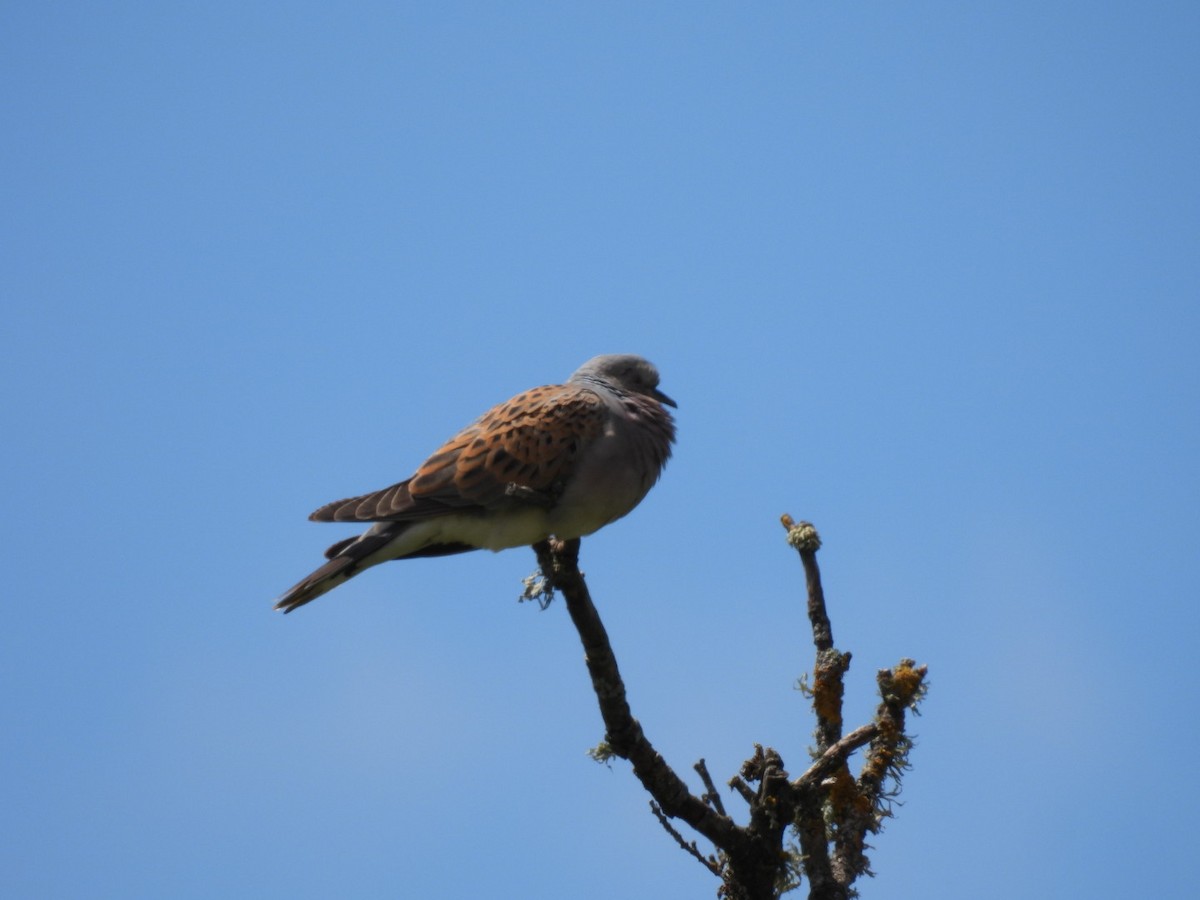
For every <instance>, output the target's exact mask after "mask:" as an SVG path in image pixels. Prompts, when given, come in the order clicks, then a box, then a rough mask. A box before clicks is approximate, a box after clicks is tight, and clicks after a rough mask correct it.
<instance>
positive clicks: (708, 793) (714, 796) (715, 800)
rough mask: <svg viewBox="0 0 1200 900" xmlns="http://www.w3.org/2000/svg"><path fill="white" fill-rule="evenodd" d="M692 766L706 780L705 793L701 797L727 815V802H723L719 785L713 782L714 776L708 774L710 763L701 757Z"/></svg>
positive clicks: (701, 778) (702, 779)
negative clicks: (718, 791) (718, 790)
mask: <svg viewBox="0 0 1200 900" xmlns="http://www.w3.org/2000/svg"><path fill="white" fill-rule="evenodd" d="M692 768H693V769H695V770H696V774H697V775H699V776H700V780H701V781H703V782H704V789H705V794H704V796H703V797H701V798H700V799H701V800H703V801H704V802H705V803H707V804H709V805H710V806H711V807H712V808H713V809H715V810H716V811H717V812H719V813H720V814H721V815H725V804H724V803H722V802H721V795H720V794H718V793H717V786H716V785H715V784H713V780H712V776H711V775H709V774H708V764H707V763H705V761H704V760H703V759H701V760H700V761H699V762H698V763H696V764H695V765H694V766H692Z"/></svg>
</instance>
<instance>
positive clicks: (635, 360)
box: [571, 353, 675, 406]
mask: <svg viewBox="0 0 1200 900" xmlns="http://www.w3.org/2000/svg"><path fill="white" fill-rule="evenodd" d="M571 380H572V381H603V382H605V383H607V384H611V385H612V386H613V387H615V388H619V389H620V390H623V391H627V392H628V393H631V394H644V395H646V396H647V397H653V398H654V399H655V400H657V401H658V402H659V403H665V404H666V405H667V406H675V401H674V400H672V399H671V398H670V397H668V396H667V395H666V394H664V393H663V392H662V391H660V390H659V389H658V369H656V368H654V365H653V363H651V362H650V360H648V359H643V358H642V357H640V356H635V355H633V354H632V353H610V354H608V355H606V356H596V357H593V358H592V359H589V360H588V361H587V362H585V363H584V364H583V365H582V366H580V367H579V368H578V369H576V370H575V374H574V375H572V376H571Z"/></svg>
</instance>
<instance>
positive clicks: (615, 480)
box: [275, 354, 677, 613]
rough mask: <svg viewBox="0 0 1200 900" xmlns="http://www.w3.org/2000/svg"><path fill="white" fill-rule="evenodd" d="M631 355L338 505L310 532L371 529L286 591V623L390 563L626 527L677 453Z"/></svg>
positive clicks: (502, 414)
mask: <svg viewBox="0 0 1200 900" xmlns="http://www.w3.org/2000/svg"><path fill="white" fill-rule="evenodd" d="M658 383H659V375H658V370H657V369H656V368H655V367H654V365H653V364H651V363H650V362H649V361H648V360H646V359H644V358H642V357H640V356H635V355H633V354H608V355H604V356H597V357H594V358H593V359H590V360H588V361H587V362H586V363H584V364H583V365H582V366H580V367H579V368H578V369H577V370H576V371H575V372H574V374H572V375H571V377H570V378H568V379H567V380H566V382H564V383H563V384H554V385H544V386H542V387H535V388H531V389H530V390H528V391H525V392H523V393H520V394H517V395H516V396H515V397H513V398H512V399H510V400H508V401H506V402H504V403H501V404H499V405H497V406H494V407H493V408H492V409H490V410H488V412H486V413H484V414H483V415H482V416H480V417H479V418H478V419H476V420H475V421H474V422H473V423H472V424H470V425H468V426H467V427H466V428H464V429H463V430H462V431H460V432H458V434H456V435H454V437H452V438H450V440H448V441H446V443H445V444H443V445H442V446H441V447H440V448H439V449H438V450H437V451H436V452H435V453H434V454H433V455H432V456H430V457H429V458H428V459H426V460H425V462H423V463H422V464H421V465H420V466H419V467H418V468H417V470H416V472H415V473H414V474H413V476H412V477H411V478H409V479H407V480H405V481H401V482H398V483H396V484H393V485H391V486H390V487H386V488H383V489H382V490H378V491H373V492H371V493H369V494H362V495H360V496H357V497H349V498H347V499H345V500H336V501H334V502H333V503H327V504H325V505H324V506H322V507H320V508H319V509H317V510H316V511H315V512H313V513H312V514H311V515H310V516H309V519H310V520H311V521H314V522H371V523H374V524H372V525H371V527H370V528H368V529H367V530H366V531H365V532H363V533H362V534H360V535H358V536H356V537H350V538H346V539H345V540H342V541H338V542H337V543H336V544H334V545H333V546H332V547H330V548H329V549H328V550H326V551H325V558H326V560H327V562H326V563H325V564H324V565H323V566H321V567H320V568H319V569H317V570H316V571H314V572H312V573H311V574H310V575H308V576H307V577H305V578H304V579H302V580H301V581H299V582H297V583H296V584H295V585H293V586H292V587H291V588H289V589H288V590H287V591H285V592H284V593H283V594H282V595H281V596H280V597H279V598H278V600H277V602H276V603H275V609H277V610H281V611H283V612H284V613H290V612H292V611H293V610H295V609H298V608H299V607H301V606H303V605H304V604H306V603H309V602H310V601H312V600H315V599H316V598H317V597H320V596H321V595H322V594H325V593H326V592H328V591H331V590H333V589H334V588H335V587H338V586H339V585H341V584H344V583H345V582H346V581H348V580H349V579H351V578H353V577H354V576H355V575H358V574H359V573H360V572H362V571H363V570H365V569H368V568H370V567H371V566H375V565H378V564H379V563H382V562H387V561H389V560H394V559H414V558H417V557H431V556H448V555H451V554H455V553H466V552H468V551H471V550H481V549H487V550H493V551H499V550H505V549H508V548H512V547H521V546H529V545H533V544H536V543H538V542H540V541H543V540H546V539H548V538H550V537H554V538H556V539H559V540H570V539H574V538H580V537H585V536H586V535H589V534H592V533H594V532H596V531H598V530H599V529H601V528H603V527H604V526H605V525H608V524H609V523H610V522H614V521H616V520H617V519H620V518H621V517H622V516H625V515H626V514H628V513H629V512H631V511H632V510H633V508H634V507H636V506H637V505H638V504H639V503H640V502H641V501H642V499H643V498H644V497H645V496H646V494H647V493H648V492H649V490H650V488H651V487H653V486H654V484H655V483H656V482H657V481H658V479H659V477H660V476H661V475H662V471H663V467H664V466H665V465H666V463H667V460H668V458H669V457H670V455H671V446H672V444H673V443H674V441H675V420H674V418H673V417H672V415H671V413H670V412H668V411H667V409H666V407H668V406H669V407H671V408H677V405H676V403H675V401H674V400H672V399H671V398H670V397H668V396H667V395H666V394H664V393H663V392H662V391H660V390H659V389H658Z"/></svg>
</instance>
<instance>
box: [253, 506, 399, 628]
mask: <svg viewBox="0 0 1200 900" xmlns="http://www.w3.org/2000/svg"><path fill="white" fill-rule="evenodd" d="M402 530H403V526H402V525H400V524H399V523H392V522H389V523H386V524H384V523H380V524H378V525H376V526H375V527H374V528H371V529H369V530H368V531H367V532H366V533H365V534H361V535H359V536H357V537H352V538H346V539H345V540H344V541H338V542H337V543H336V544H334V545H333V546H332V547H330V548H329V549H328V550H326V551H325V557H326V559H328V560H329V562H327V563H325V565H323V566H321V568H319V569H317V570H316V571H315V572H312V573H311V574H309V575H308V576H307V577H305V578H304V579H302V580H301V581H299V582H297V583H296V584H294V585H292V586H291V587H290V588H288V589H287V591H285V592H284V594H283V596H281V597H280V598H279V600H278V601H277V602H276V604H275V608H276V609H279V610H283V611H284V612H285V613H290V612H291V611H292V610H294V609H298V608H299V607H301V606H303V605H304V604H305V603H308V602H309V601H310V600H316V599H317V598H318V597H320V596H321V595H322V594H324V593H327V592H328V591H332V590H333V589H334V588H335V587H337V586H338V585H339V584H344V583H345V582H347V581H349V580H350V579H351V578H353V577H354V576H355V575H357V574H358V573H359V572H361V571H363V570H364V569H368V568H370V567H371V566H373V565H376V564H377V563H381V562H383V561H384V560H386V559H391V558H392V557H391V556H389V555H387V554H385V553H381V552H380V551H382V550H383V549H384V548H385V547H387V546H388V545H389V544H391V543H392V542H393V541H394V540H395V539H396V538H397V537H399V535H400V532H401V531H402Z"/></svg>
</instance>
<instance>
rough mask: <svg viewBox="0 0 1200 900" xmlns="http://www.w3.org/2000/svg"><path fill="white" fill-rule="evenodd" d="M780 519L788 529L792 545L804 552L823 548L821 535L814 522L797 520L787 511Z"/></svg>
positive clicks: (788, 538)
mask: <svg viewBox="0 0 1200 900" xmlns="http://www.w3.org/2000/svg"><path fill="white" fill-rule="evenodd" d="M779 521H780V522H782V523H783V527H784V528H786V529H787V542H788V544H789V545H790V546H792V547H794V548H795V549H797V550H799V551H801V552H803V551H806V550H807V551H810V552H816V551H817V550H820V549H821V536H820V535H819V534H817V529H816V528H815V527H814V526H813V524H812V522H797V521H796V520H795V519H793V518H792V517H791V516H789V515H788V514H787V513H784V514H783V515H782V516H780V518H779Z"/></svg>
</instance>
